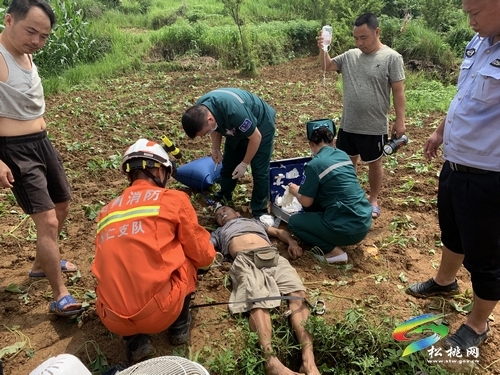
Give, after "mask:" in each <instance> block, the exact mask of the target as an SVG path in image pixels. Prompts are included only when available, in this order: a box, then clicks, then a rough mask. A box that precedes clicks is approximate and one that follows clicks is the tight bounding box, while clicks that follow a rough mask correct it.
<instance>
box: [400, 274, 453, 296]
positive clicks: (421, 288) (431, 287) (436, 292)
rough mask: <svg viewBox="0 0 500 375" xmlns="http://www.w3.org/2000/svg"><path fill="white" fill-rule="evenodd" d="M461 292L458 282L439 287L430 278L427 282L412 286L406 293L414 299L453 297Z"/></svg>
mask: <svg viewBox="0 0 500 375" xmlns="http://www.w3.org/2000/svg"><path fill="white" fill-rule="evenodd" d="M459 292H460V290H459V288H458V283H457V280H455V281H454V282H452V283H451V284H449V285H444V286H443V285H439V284H438V283H436V282H435V281H434V279H433V278H430V279H429V280H427V281H423V282H421V283H416V284H413V285H410V286H409V287H408V289H406V293H407V294H410V295H412V296H414V297H419V298H425V297H431V296H444V297H447V296H453V295H455V294H458V293H459Z"/></svg>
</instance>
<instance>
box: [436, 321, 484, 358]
mask: <svg viewBox="0 0 500 375" xmlns="http://www.w3.org/2000/svg"><path fill="white" fill-rule="evenodd" d="M489 331H490V324H489V323H488V322H486V331H484V332H483V333H481V334H479V333H476V331H474V330H473V329H472V328H471V327H469V326H468V325H466V324H462V325H461V326H460V328H459V329H458V330H457V331H456V332H455V333H454V334H453V335H450V336H448V337H446V338H445V339H444V340H443V342H442V343H441V346H442V347H443V348H445V349H446V350H448V349H450V348H456V347H458V348H460V350H461V351H466V350H467V349H470V348H472V347H478V346H479V345H481V344H482V343H483V342H484V341H485V340H486V338H487V337H488V332H489Z"/></svg>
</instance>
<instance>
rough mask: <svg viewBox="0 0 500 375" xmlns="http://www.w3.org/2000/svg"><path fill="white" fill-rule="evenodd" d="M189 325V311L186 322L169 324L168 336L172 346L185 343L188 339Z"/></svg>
mask: <svg viewBox="0 0 500 375" xmlns="http://www.w3.org/2000/svg"><path fill="white" fill-rule="evenodd" d="M190 327H191V313H189V318H188V321H187V323H184V324H181V325H178V326H175V327H174V326H171V327H170V328H169V329H168V337H169V340H170V343H171V344H172V345H174V346H177V345H182V344H185V343H187V342H188V341H189V339H190V332H189V328H190Z"/></svg>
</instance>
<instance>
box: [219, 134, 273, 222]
mask: <svg viewBox="0 0 500 375" xmlns="http://www.w3.org/2000/svg"><path fill="white" fill-rule="evenodd" d="M273 144H274V129H273V131H272V133H268V134H262V140H261V142H260V146H259V149H258V150H257V153H256V154H255V156H254V157H253V159H252V161H251V162H250V166H251V168H252V177H253V190H252V199H251V201H250V208H251V209H252V215H253V216H261V215H264V214H267V213H268V211H267V202H268V201H269V190H270V185H269V180H270V179H269V164H270V162H271V155H272V153H273ZM247 147H248V139H244V140H241V141H239V142H234V141H231V140H230V139H226V143H225V144H224V156H223V159H222V168H221V171H220V176H221V180H220V187H221V189H220V191H219V192H218V193H216V194H215V199H216V200H222V201H224V200H226V201H229V202H231V201H232V200H233V191H234V189H235V188H236V184H237V183H238V180H236V179H234V180H233V178H232V174H233V171H234V169H235V168H236V167H237V166H238V164H240V163H241V162H242V161H243V158H244V157H245V153H246V152H247Z"/></svg>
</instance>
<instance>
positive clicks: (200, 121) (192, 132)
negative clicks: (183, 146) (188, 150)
mask: <svg viewBox="0 0 500 375" xmlns="http://www.w3.org/2000/svg"><path fill="white" fill-rule="evenodd" d="M207 114H208V108H207V107H205V106H204V105H201V104H198V105H194V106H192V107H191V108H189V109H188V110H187V111H186V112H184V114H183V115H182V120H181V122H182V128H183V129H184V131H185V132H186V134H187V136H188V137H189V138H191V139H193V138H194V137H196V134H198V133H199V132H200V131H201V129H203V126H205V123H206V119H207Z"/></svg>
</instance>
